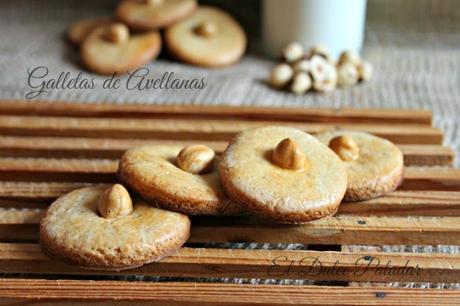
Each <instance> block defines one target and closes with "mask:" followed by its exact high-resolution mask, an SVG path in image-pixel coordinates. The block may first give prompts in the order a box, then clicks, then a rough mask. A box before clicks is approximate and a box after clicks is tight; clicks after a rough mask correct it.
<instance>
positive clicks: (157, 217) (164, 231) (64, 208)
mask: <svg viewBox="0 0 460 306" xmlns="http://www.w3.org/2000/svg"><path fill="white" fill-rule="evenodd" d="M115 186H118V187H120V186H121V185H115ZM120 188H122V189H124V187H122V186H121V187H120ZM124 190H125V193H126V194H127V191H126V189H124ZM111 191H112V190H111ZM115 191H118V189H116V190H115ZM104 194H105V196H106V197H108V198H110V197H112V200H114V199H115V200H119V197H120V194H119V192H116V193H115V192H113V193H112V194H109V195H108V196H107V187H87V188H82V189H77V190H75V191H72V192H70V193H68V194H66V195H64V196H62V197H60V198H59V199H57V200H56V201H55V202H54V203H53V204H51V206H50V207H49V208H48V210H47V211H46V214H45V216H44V217H43V219H42V220H41V222H40V245H41V247H42V249H43V250H44V252H45V253H47V254H48V255H50V256H51V257H56V258H59V259H62V260H63V261H65V262H67V263H70V264H74V265H78V266H81V267H84V268H89V269H100V270H122V269H128V268H134V267H138V266H142V265H143V264H146V263H150V262H153V261H158V260H160V259H161V258H163V257H165V256H168V255H171V254H172V253H174V252H175V251H176V250H178V249H179V248H180V247H181V246H182V245H183V244H184V243H185V241H186V240H187V239H188V237H189V233H190V220H189V218H188V217H187V216H186V215H183V214H180V213H175V212H170V211H166V210H162V209H158V208H154V207H152V206H150V205H148V204H146V203H144V202H141V201H139V202H135V203H134V205H132V206H131V209H125V210H124V211H116V210H114V209H113V208H114V206H113V205H112V206H108V207H107V208H108V210H104V211H105V212H108V213H109V215H107V216H106V215H105V214H104V216H102V215H101V214H99V213H98V209H100V207H98V206H100V200H101V197H103V195H104ZM122 195H123V194H122ZM123 196H124V195H123ZM125 200H126V201H124V202H121V203H122V205H126V204H127V205H129V204H130V202H131V200H130V198H129V195H128V198H127V199H125ZM128 207H129V206H128ZM104 211H103V212H104ZM113 213H118V214H120V216H118V217H116V216H114V215H113Z"/></svg>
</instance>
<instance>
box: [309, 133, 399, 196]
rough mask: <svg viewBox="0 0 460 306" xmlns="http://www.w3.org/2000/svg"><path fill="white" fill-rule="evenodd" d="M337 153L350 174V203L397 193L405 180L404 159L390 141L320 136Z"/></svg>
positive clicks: (344, 135) (362, 135)
mask: <svg viewBox="0 0 460 306" xmlns="http://www.w3.org/2000/svg"><path fill="white" fill-rule="evenodd" d="M316 137H317V138H318V140H319V141H321V142H322V143H323V144H325V145H328V146H329V147H330V148H331V149H332V150H334V151H335V152H336V153H337V154H338V155H339V157H340V158H341V159H342V161H343V162H344V164H345V167H346V169H347V173H348V188H347V192H346V194H345V200H347V201H363V200H368V199H372V198H376V197H379V196H382V195H384V194H386V193H388V192H391V191H393V190H395V189H396V188H397V187H398V186H399V185H400V184H401V182H402V180H403V170H404V159H403V154H402V153H401V151H400V150H399V148H398V147H397V146H395V145H394V144H393V143H391V142H390V141H388V140H386V139H383V138H380V137H377V136H374V135H371V134H368V133H363V132H352V131H333V132H325V133H320V134H317V135H316Z"/></svg>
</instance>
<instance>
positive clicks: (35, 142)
mask: <svg viewBox="0 0 460 306" xmlns="http://www.w3.org/2000/svg"><path fill="white" fill-rule="evenodd" d="M196 143H200V144H204V145H207V146H208V147H210V148H212V149H214V150H215V151H216V152H217V153H218V154H219V153H221V152H223V151H224V149H225V148H226V147H227V142H226V141H208V140H168V139H166V140H165V139H116V138H89V137H38V136H37V137H30V136H0V156H2V157H45V158H109V159H118V158H119V157H121V155H122V154H123V152H124V151H125V150H127V149H129V148H132V147H135V146H142V145H164V144H168V145H178V146H187V145H190V144H196ZM398 147H399V148H400V149H401V151H402V153H403V154H404V164H405V165H406V166H410V165H418V166H447V165H451V164H452V163H453V161H454V151H453V150H452V149H451V148H449V147H446V146H442V145H418V144H400V145H398Z"/></svg>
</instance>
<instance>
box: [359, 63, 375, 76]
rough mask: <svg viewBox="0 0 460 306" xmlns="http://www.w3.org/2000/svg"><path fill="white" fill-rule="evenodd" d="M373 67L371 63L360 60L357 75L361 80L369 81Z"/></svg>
mask: <svg viewBox="0 0 460 306" xmlns="http://www.w3.org/2000/svg"><path fill="white" fill-rule="evenodd" d="M372 73H373V68H372V64H371V63H369V62H367V61H362V63H361V64H359V65H358V75H359V79H360V80H361V81H369V80H370V79H371V78H372Z"/></svg>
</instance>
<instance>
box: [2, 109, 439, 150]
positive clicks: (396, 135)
mask: <svg viewBox="0 0 460 306" xmlns="http://www.w3.org/2000/svg"><path fill="white" fill-rule="evenodd" d="M278 124H282V125H283V126H289V127H293V128H297V129H300V130H303V131H306V132H309V133H319V132H323V131H330V130H337V129H347V130H354V131H364V132H369V133H372V134H375V135H377V136H381V137H383V138H387V139H389V140H391V141H393V142H395V143H398V144H441V143H442V131H441V130H439V129H438V128H435V127H432V126H429V125H423V124H398V123H395V124H371V123H363V124H356V123H303V122H279V123H278ZM266 125H273V122H269V121H243V120H217V119H207V120H200V119H137V118H135V119H133V118H80V117H35V116H13V115H0V134H3V135H22V136H67V137H108V138H142V139H152V138H153V139H176V140H178V139H195V140H230V139H231V138H232V137H233V136H234V135H235V134H236V133H238V132H240V131H243V130H247V129H251V128H256V127H261V126H266Z"/></svg>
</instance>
